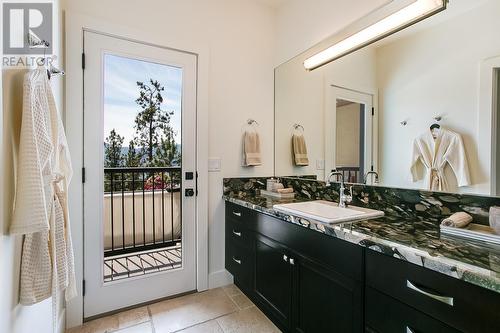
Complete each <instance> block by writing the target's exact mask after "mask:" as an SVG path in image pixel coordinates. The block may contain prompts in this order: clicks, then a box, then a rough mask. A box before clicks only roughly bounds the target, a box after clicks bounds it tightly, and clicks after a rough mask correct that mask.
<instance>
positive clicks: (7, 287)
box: [0, 0, 64, 333]
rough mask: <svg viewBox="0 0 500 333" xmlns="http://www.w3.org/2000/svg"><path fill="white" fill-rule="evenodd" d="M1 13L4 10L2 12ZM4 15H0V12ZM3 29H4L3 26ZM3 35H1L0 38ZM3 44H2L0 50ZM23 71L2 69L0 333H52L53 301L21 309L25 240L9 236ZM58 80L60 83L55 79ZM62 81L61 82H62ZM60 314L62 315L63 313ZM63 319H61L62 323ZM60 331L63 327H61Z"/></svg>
mask: <svg viewBox="0 0 500 333" xmlns="http://www.w3.org/2000/svg"><path fill="white" fill-rule="evenodd" d="M54 6H55V9H54V14H55V17H54V27H55V29H54V54H56V55H58V56H61V54H62V53H61V49H60V38H61V33H60V32H61V30H60V26H61V25H60V17H59V15H57V13H59V7H58V6H59V1H58V0H54ZM0 11H1V10H0ZM0 14H1V12H0ZM0 29H2V27H1V26H0ZM1 36H3V33H2V32H1V31H0V38H2V37H1ZM1 45H2V43H1V41H0V47H1ZM2 54H3V53H2ZM24 73H25V70H24V69H6V68H3V67H2V76H1V81H3V82H2V83H3V87H2V90H1V91H2V94H0V105H1V107H2V115H3V116H2V117H1V118H0V134H1V135H0V140H1V146H0V147H1V156H2V158H1V159H2V163H1V164H0V175H1V176H0V182H1V184H0V188H1V189H2V191H1V194H0V195H1V198H0V199H1V200H0V212H1V214H0V218H1V220H0V286H1V290H2V292H1V297H0V332H2V333H3V332H5V333H7V332H8V333H32V332H34V331H36V332H37V333H38V332H40V333H52V332H53V330H52V302H51V300H50V299H48V300H45V301H43V302H42V303H39V304H36V305H33V306H29V307H25V306H21V305H18V288H19V265H20V260H21V246H22V238H21V237H19V236H16V237H14V236H10V235H9V233H8V228H9V221H10V216H11V211H12V203H13V199H14V196H13V193H14V189H15V187H14V184H15V159H16V155H17V149H18V143H19V129H20V125H21V107H22V83H23V76H24ZM55 80H58V79H55ZM59 80H60V79H59ZM54 83H55V84H54V90H55V96H56V101H57V103H58V104H59V107H60V105H61V103H62V94H61V84H60V82H57V81H56V82H54ZM60 310H61V315H63V314H64V312H63V311H62V309H60ZM63 322H64V317H63V316H62V317H61V323H63ZM58 329H59V330H60V331H62V330H63V326H62V325H61V326H59V328H58Z"/></svg>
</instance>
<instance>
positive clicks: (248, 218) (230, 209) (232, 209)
mask: <svg viewBox="0 0 500 333" xmlns="http://www.w3.org/2000/svg"><path fill="white" fill-rule="evenodd" d="M255 217H256V212H255V211H253V210H251V209H248V208H245V207H243V206H240V205H236V204H233V203H231V202H226V221H227V220H228V219H232V220H234V221H239V222H243V221H245V222H247V223H249V222H252V221H255Z"/></svg>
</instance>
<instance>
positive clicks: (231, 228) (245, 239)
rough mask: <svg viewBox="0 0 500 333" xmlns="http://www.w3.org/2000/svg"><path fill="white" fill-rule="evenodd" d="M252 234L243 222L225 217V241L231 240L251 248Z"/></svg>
mask: <svg viewBox="0 0 500 333" xmlns="http://www.w3.org/2000/svg"><path fill="white" fill-rule="evenodd" d="M252 239H253V235H252V233H251V231H250V230H249V229H248V228H247V227H246V226H245V222H242V221H238V220H235V219H233V218H226V241H229V240H231V241H233V242H234V243H236V244H238V245H240V246H243V247H246V248H247V249H249V250H251V249H252V248H253V247H252Z"/></svg>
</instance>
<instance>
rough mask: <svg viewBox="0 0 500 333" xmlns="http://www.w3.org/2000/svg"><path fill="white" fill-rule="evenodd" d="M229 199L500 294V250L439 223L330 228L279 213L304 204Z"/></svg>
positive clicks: (401, 221) (392, 219)
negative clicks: (448, 233) (446, 232)
mask: <svg viewBox="0 0 500 333" xmlns="http://www.w3.org/2000/svg"><path fill="white" fill-rule="evenodd" d="M223 199H224V200H226V201H229V202H232V203H235V204H237V205H241V206H244V207H247V208H250V209H253V210H256V211H259V212H261V213H264V214H268V215H271V216H274V217H277V218H279V219H281V220H284V221H286V222H289V223H294V224H297V225H301V226H303V227H305V228H309V229H311V230H315V231H317V232H321V233H325V234H327V235H330V236H332V237H336V238H340V239H343V240H346V241H348V242H351V243H354V244H358V245H360V246H364V247H367V248H369V249H371V250H374V251H378V252H382V253H385V254H388V255H391V256H393V257H396V258H399V259H401V260H406V261H409V262H411V263H413V264H416V265H419V266H423V267H425V268H428V269H431V270H434V271H437V272H440V273H443V274H446V275H449V276H451V277H454V278H457V279H460V280H464V281H467V282H469V283H472V284H475V285H478V286H480V287H483V288H487V289H490V290H492V291H495V292H498V293H500V249H499V248H494V247H487V246H486V245H485V244H483V243H475V242H470V241H465V240H463V239H457V238H449V237H445V236H441V235H440V232H439V226H438V225H436V223H435V222H426V221H422V220H418V219H411V218H401V217H396V216H390V215H386V216H384V217H382V218H378V219H373V220H368V221H360V222H350V223H342V224H336V225H327V224H323V223H319V222H315V221H314V220H308V219H304V218H300V217H296V216H292V215H287V214H284V213H281V212H277V211H275V210H274V209H273V205H274V204H277V203H288V202H297V201H307V200H304V199H300V200H296V199H294V200H278V199H272V198H268V197H264V196H260V195H249V194H245V195H244V196H242V195H231V194H227V195H224V196H223Z"/></svg>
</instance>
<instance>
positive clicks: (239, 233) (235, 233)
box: [233, 230, 241, 237]
mask: <svg viewBox="0 0 500 333" xmlns="http://www.w3.org/2000/svg"><path fill="white" fill-rule="evenodd" d="M233 235H235V236H238V237H241V232H237V231H234V230H233Z"/></svg>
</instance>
